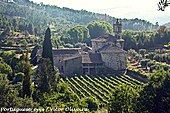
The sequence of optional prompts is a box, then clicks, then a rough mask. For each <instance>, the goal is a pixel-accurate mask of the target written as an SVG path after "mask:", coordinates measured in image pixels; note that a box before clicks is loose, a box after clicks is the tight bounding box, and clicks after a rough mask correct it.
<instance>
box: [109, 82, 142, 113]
mask: <svg viewBox="0 0 170 113" xmlns="http://www.w3.org/2000/svg"><path fill="white" fill-rule="evenodd" d="M138 96H139V94H138V91H137V90H136V89H134V88H133V87H131V86H129V85H123V84H122V85H119V86H117V87H116V88H115V89H114V90H113V93H112V95H111V99H110V102H109V113H131V112H134V111H135V105H136V102H137V97H138Z"/></svg>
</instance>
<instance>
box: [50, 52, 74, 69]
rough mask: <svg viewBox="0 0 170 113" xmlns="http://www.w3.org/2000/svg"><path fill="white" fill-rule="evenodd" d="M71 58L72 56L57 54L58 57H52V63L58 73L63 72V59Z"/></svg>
mask: <svg viewBox="0 0 170 113" xmlns="http://www.w3.org/2000/svg"><path fill="white" fill-rule="evenodd" d="M71 56H73V55H72V54H58V55H53V61H54V66H56V67H57V68H58V69H59V70H60V72H63V69H62V62H63V59H64V58H68V57H71Z"/></svg>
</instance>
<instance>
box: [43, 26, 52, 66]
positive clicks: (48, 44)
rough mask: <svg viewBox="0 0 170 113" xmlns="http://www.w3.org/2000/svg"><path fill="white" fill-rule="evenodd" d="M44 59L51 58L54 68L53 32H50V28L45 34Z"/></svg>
mask: <svg viewBox="0 0 170 113" xmlns="http://www.w3.org/2000/svg"><path fill="white" fill-rule="evenodd" d="M42 58H49V59H50V61H51V63H52V66H53V53H52V43H51V31H50V28H47V30H46V32H45V38H44V42H43V52H42ZM52 68H53V67H52ZM53 69H54V68H53Z"/></svg>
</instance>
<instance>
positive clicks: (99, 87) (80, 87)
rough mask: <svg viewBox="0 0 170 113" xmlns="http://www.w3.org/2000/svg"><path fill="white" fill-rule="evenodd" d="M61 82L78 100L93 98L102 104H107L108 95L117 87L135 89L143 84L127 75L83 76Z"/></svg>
mask: <svg viewBox="0 0 170 113" xmlns="http://www.w3.org/2000/svg"><path fill="white" fill-rule="evenodd" d="M61 81H62V82H66V83H68V85H69V90H70V91H71V92H73V93H74V94H75V95H76V96H77V98H78V99H81V98H84V97H88V96H93V97H95V98H96V99H98V101H99V102H100V103H103V104H107V103H108V100H109V95H110V94H111V92H112V90H114V89H115V87H116V86H117V85H121V84H128V85H130V86H131V87H136V86H137V85H142V84H143V83H142V82H139V81H138V80H136V79H133V78H131V77H129V76H128V75H123V76H114V75H105V76H104V75H96V76H92V75H91V76H89V75H85V76H76V77H71V78H65V79H61Z"/></svg>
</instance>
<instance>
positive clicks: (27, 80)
mask: <svg viewBox="0 0 170 113" xmlns="http://www.w3.org/2000/svg"><path fill="white" fill-rule="evenodd" d="M24 57H25V58H24V61H23V63H22V64H23V73H24V77H23V82H22V90H23V98H24V97H25V96H26V97H31V92H32V90H31V64H30V63H29V58H28V50H27V53H26V56H24Z"/></svg>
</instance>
